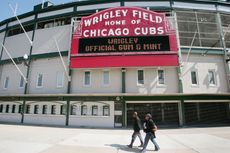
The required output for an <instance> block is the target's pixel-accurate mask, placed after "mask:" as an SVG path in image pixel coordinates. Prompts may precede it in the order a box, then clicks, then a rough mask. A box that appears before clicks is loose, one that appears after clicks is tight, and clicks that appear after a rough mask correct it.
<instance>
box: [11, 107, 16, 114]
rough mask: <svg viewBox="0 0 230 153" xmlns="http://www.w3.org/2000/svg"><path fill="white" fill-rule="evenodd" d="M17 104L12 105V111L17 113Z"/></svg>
mask: <svg viewBox="0 0 230 153" xmlns="http://www.w3.org/2000/svg"><path fill="white" fill-rule="evenodd" d="M15 109H16V105H13V106H12V113H15Z"/></svg>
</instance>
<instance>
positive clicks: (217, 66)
mask: <svg viewBox="0 0 230 153" xmlns="http://www.w3.org/2000/svg"><path fill="white" fill-rule="evenodd" d="M186 57H187V54H182V60H183V62H185V61H186ZM191 70H196V71H197V73H198V78H197V80H198V85H197V86H194V85H192V82H191ZM208 70H214V71H215V77H216V82H217V83H216V85H215V86H212V85H209V83H208ZM182 80H183V89H184V92H185V93H222V92H227V90H228V89H227V88H228V87H227V78H226V73H225V68H224V60H223V55H206V56H202V55H200V54H190V56H189V59H188V62H187V63H183V71H182Z"/></svg>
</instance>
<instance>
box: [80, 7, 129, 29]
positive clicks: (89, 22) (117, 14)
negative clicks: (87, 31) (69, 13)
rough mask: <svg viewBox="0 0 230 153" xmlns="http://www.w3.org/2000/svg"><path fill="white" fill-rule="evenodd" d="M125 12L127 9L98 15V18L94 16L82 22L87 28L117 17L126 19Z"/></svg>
mask: <svg viewBox="0 0 230 153" xmlns="http://www.w3.org/2000/svg"><path fill="white" fill-rule="evenodd" d="M127 12H128V10H127V9H122V10H114V11H108V12H105V13H103V14H100V15H99V16H95V17H93V18H90V19H86V20H84V24H85V27H88V26H91V25H95V24H97V23H99V22H101V21H103V20H108V19H112V18H117V17H126V14H127Z"/></svg>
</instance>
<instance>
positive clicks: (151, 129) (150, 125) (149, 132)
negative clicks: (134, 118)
mask: <svg viewBox="0 0 230 153" xmlns="http://www.w3.org/2000/svg"><path fill="white" fill-rule="evenodd" d="M143 129H144V132H145V133H146V135H145V141H144V146H143V149H142V151H141V153H145V152H146V148H147V145H148V142H149V140H151V141H152V143H153V144H154V146H155V151H158V150H160V147H159V145H158V144H157V142H156V140H155V138H156V135H155V131H156V130H157V126H156V124H155V123H154V122H153V120H152V116H151V114H147V115H146V116H145V122H144V127H143Z"/></svg>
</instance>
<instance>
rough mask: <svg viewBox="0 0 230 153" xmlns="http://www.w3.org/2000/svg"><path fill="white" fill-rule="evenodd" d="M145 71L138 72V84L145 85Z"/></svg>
mask: <svg viewBox="0 0 230 153" xmlns="http://www.w3.org/2000/svg"><path fill="white" fill-rule="evenodd" d="M144 83H145V80H144V70H138V71H137V84H139V85H141V84H144Z"/></svg>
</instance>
